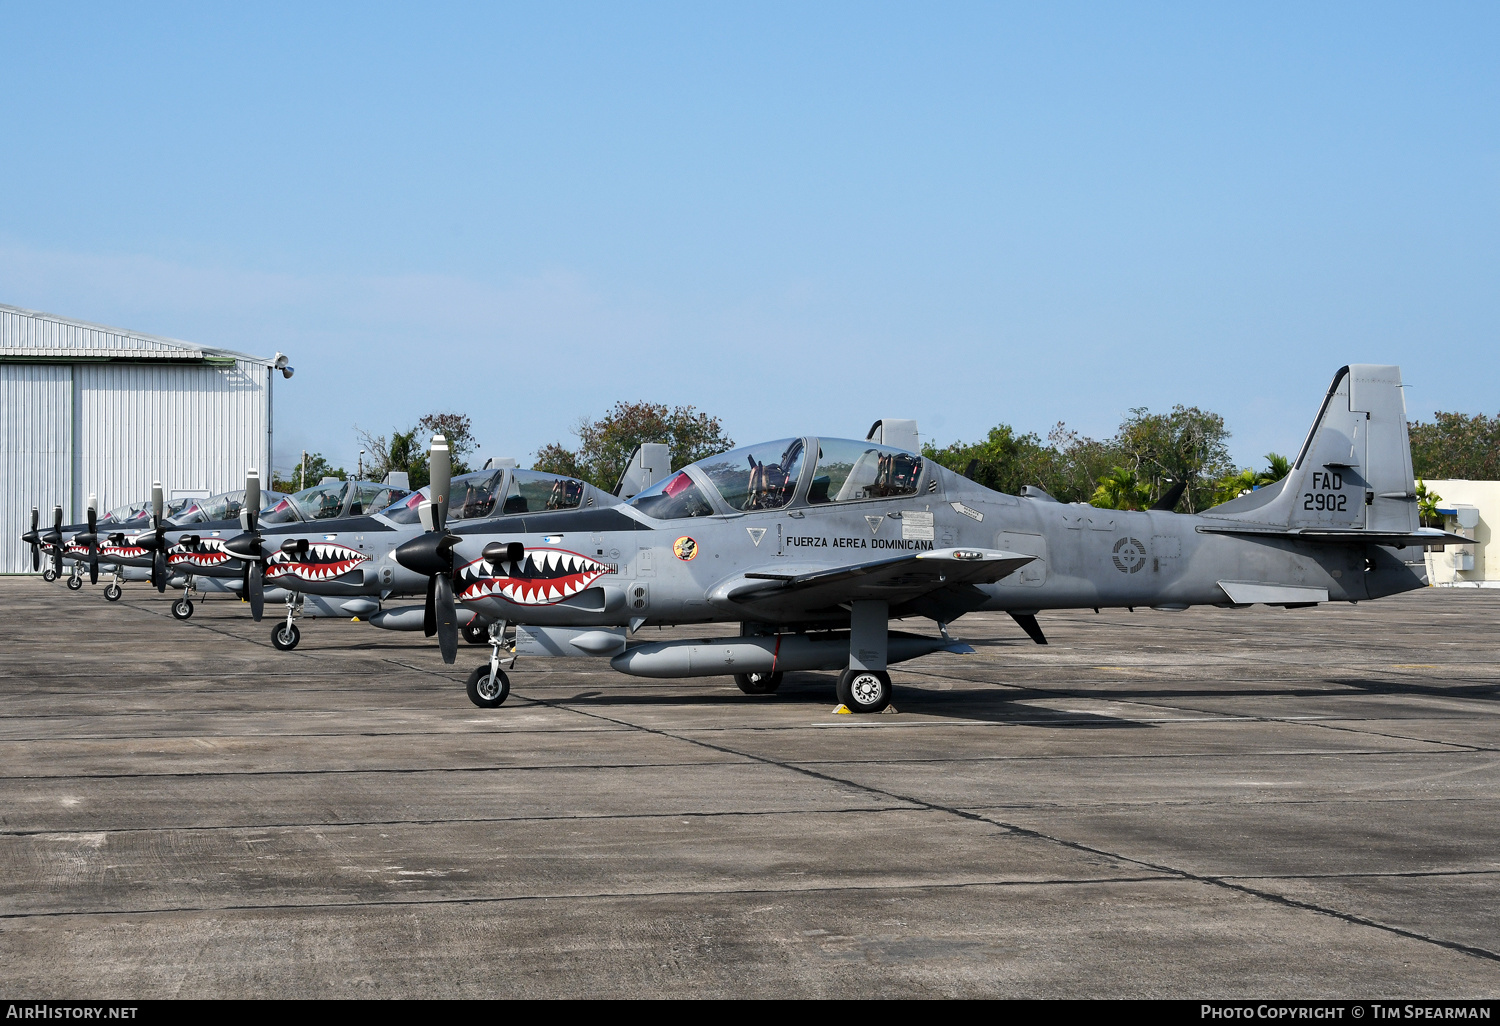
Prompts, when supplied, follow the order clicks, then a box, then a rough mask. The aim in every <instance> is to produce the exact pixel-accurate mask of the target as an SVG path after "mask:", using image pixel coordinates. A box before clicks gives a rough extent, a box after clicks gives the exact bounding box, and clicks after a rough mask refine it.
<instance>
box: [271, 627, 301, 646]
mask: <svg viewBox="0 0 1500 1026" xmlns="http://www.w3.org/2000/svg"><path fill="white" fill-rule="evenodd" d="M301 640H302V632H301V631H299V630H298V629H297V625H296V624H294V623H278V624H277V625H276V626H275V627H272V628H271V644H273V645H275V646H276V648H277V649H279V650H280V651H282V652H290V651H291V650H292V649H294V648H296V647H297V642H299V641H301Z"/></svg>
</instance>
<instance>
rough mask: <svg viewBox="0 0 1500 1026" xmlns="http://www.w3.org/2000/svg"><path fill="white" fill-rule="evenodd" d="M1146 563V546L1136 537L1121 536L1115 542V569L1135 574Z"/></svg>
mask: <svg viewBox="0 0 1500 1026" xmlns="http://www.w3.org/2000/svg"><path fill="white" fill-rule="evenodd" d="M1145 565H1146V546H1144V545H1142V544H1141V543H1140V541H1139V540H1137V539H1135V538H1121V539H1120V540H1119V541H1117V542H1115V569H1116V570H1118V571H1120V573H1122V574H1133V573H1137V572H1139V571H1140V569H1141V567H1143V566H1145Z"/></svg>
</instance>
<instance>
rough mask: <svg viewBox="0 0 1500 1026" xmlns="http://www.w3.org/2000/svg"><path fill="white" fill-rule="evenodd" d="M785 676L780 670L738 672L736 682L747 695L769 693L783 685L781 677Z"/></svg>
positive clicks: (735, 676) (735, 677)
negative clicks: (772, 671)
mask: <svg viewBox="0 0 1500 1026" xmlns="http://www.w3.org/2000/svg"><path fill="white" fill-rule="evenodd" d="M783 676H785V674H783V673H782V672H781V671H780V670H777V671H776V672H775V673H736V674H735V675H734V682H735V684H737V685H739V689H740V690H741V691H743V692H744V693H745V694H747V695H769V694H771V693H772V692H773V691H775V690H776V689H777V688H779V687H781V678H782V677H783Z"/></svg>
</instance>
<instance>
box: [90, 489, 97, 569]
mask: <svg viewBox="0 0 1500 1026" xmlns="http://www.w3.org/2000/svg"><path fill="white" fill-rule="evenodd" d="M98 505H99V498H98V496H95V495H90V496H89V583H90V584H98V583H99V509H98Z"/></svg>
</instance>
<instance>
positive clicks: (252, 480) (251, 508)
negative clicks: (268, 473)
mask: <svg viewBox="0 0 1500 1026" xmlns="http://www.w3.org/2000/svg"><path fill="white" fill-rule="evenodd" d="M241 510H242V511H243V512H244V513H246V514H248V516H243V517H241V518H240V523H242V524H243V525H244V527H245V530H247V531H254V530H255V522H256V521H257V520H258V519H259V518H260V474H259V473H258V472H257V471H256V469H255V468H254V467H251V468H250V469H249V470H247V471H246V472H245V504H244V506H242V507H241Z"/></svg>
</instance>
